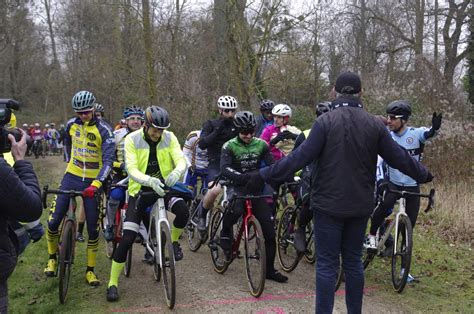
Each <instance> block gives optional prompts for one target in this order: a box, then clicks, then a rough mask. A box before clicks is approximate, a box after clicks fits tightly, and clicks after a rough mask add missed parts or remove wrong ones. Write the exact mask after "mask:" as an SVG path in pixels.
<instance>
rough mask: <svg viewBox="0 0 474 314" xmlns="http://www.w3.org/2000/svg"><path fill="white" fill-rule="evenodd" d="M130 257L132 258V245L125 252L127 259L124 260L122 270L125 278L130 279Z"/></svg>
mask: <svg viewBox="0 0 474 314" xmlns="http://www.w3.org/2000/svg"><path fill="white" fill-rule="evenodd" d="M132 256H133V244H132V246H130V248H129V249H128V251H127V258H126V259H125V267H124V268H123V274H124V275H125V277H130V273H131V272H132Z"/></svg>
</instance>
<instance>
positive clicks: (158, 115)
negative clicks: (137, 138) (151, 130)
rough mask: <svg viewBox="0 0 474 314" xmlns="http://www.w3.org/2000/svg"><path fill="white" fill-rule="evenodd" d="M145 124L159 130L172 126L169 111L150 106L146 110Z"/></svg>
mask: <svg viewBox="0 0 474 314" xmlns="http://www.w3.org/2000/svg"><path fill="white" fill-rule="evenodd" d="M145 124H146V125H147V126H153V127H155V128H159V129H167V128H169V126H170V119H169V115H168V111H166V110H165V109H163V108H161V107H158V106H150V107H148V108H146V110H145Z"/></svg>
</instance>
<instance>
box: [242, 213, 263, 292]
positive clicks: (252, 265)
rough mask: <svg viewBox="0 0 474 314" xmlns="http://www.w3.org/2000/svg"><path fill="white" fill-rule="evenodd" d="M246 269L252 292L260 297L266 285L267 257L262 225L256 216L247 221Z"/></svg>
mask: <svg viewBox="0 0 474 314" xmlns="http://www.w3.org/2000/svg"><path fill="white" fill-rule="evenodd" d="M245 270H246V272H247V280H248V283H249V288H250V294H251V295H252V296H254V297H256V298H258V297H259V296H260V295H261V294H262V292H263V288H264V287H265V276H266V258H265V240H264V239H263V232H262V227H261V226H260V223H259V222H258V220H257V219H256V218H255V217H254V216H252V217H250V218H249V220H248V221H247V234H246V235H245Z"/></svg>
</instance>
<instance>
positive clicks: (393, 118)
mask: <svg viewBox="0 0 474 314" xmlns="http://www.w3.org/2000/svg"><path fill="white" fill-rule="evenodd" d="M400 118H403V116H401V115H393V114H389V115H388V116H387V119H389V120H396V119H400Z"/></svg>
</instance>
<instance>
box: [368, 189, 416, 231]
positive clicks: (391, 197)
mask: <svg viewBox="0 0 474 314" xmlns="http://www.w3.org/2000/svg"><path fill="white" fill-rule="evenodd" d="M388 187H389V188H390V189H391V190H398V191H402V190H404V191H409V192H415V193H420V187H419V186H399V185H396V184H393V183H391V182H389V183H388ZM399 198H400V195H398V194H395V193H386V194H385V199H384V201H383V202H382V203H380V204H379V206H377V207H376V208H375V210H374V212H373V213H372V223H371V225H370V234H374V235H375V234H376V233H377V229H378V228H379V227H380V225H381V224H382V222H383V220H384V219H385V217H387V215H388V212H389V210H390V209H392V208H393V206H395V202H396V201H397V200H398V199H399ZM405 211H406V213H407V215H408V217H409V218H410V222H411V226H412V227H413V228H415V223H416V219H417V218H418V212H419V211H420V198H419V197H418V196H410V195H407V196H406V208H405Z"/></svg>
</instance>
